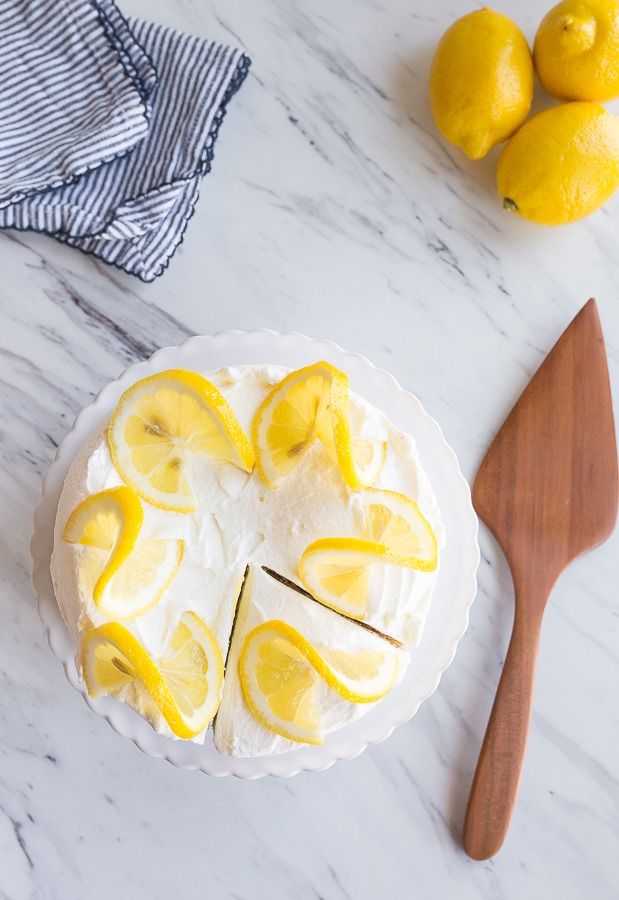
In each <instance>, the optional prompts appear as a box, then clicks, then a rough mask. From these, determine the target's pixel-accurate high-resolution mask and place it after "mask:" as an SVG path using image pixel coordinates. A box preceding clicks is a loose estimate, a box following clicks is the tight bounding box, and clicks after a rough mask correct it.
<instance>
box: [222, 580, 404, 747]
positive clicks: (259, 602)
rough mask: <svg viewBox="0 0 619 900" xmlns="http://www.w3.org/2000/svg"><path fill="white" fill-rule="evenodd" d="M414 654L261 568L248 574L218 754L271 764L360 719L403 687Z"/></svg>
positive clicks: (226, 685)
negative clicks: (267, 758)
mask: <svg viewBox="0 0 619 900" xmlns="http://www.w3.org/2000/svg"><path fill="white" fill-rule="evenodd" d="M408 661H409V654H408V651H407V650H406V649H405V648H404V647H402V646H401V645H399V644H397V642H395V641H393V640H390V639H388V638H386V637H385V636H383V635H380V634H379V633H378V632H376V631H374V630H373V629H371V628H369V627H367V626H365V625H362V624H360V623H358V622H355V621H352V620H349V619H347V618H345V617H344V616H341V615H340V614H339V613H336V612H334V611H332V610H330V609H328V608H326V607H324V606H322V605H321V604H319V603H317V602H316V601H315V600H314V599H313V598H311V597H308V596H307V595H305V594H304V593H301V592H299V591H298V590H295V589H293V588H292V587H290V586H288V585H287V584H284V583H282V582H281V581H280V580H278V579H277V578H275V577H273V575H272V574H269V573H268V572H267V571H265V570H264V569H262V568H261V567H252V568H251V569H250V570H249V571H248V575H247V578H246V580H245V584H244V587H243V592H242V597H241V600H240V602H239V607H238V610H237V615H236V620H235V625H234V631H233V635H232V640H231V643H230V652H229V656H228V660H227V663H226V677H225V681H224V694H223V699H222V702H221V706H220V707H219V711H218V713H217V716H216V718H215V725H214V729H215V746H216V747H217V749H218V750H219V751H220V752H221V753H225V754H228V755H231V756H239V757H251V756H270V755H274V754H277V753H284V752H285V751H287V750H291V749H294V748H295V747H298V746H299V745H300V744H304V743H305V744H307V743H310V744H321V743H323V742H324V739H325V736H326V735H327V734H329V733H330V732H332V731H335V730H337V729H339V728H342V727H343V726H344V725H347V724H348V723H349V722H353V721H354V720H355V719H358V718H359V717H360V716H362V715H363V714H364V713H365V712H367V711H368V710H369V709H371V708H372V706H373V705H374V704H375V703H376V702H378V700H380V699H381V698H382V697H383V696H384V695H385V694H386V693H387V692H388V691H389V690H390V689H391V688H392V687H393V686H394V685H395V684H397V683H398V682H399V681H401V679H402V677H403V675H404V672H405V671H406V667H407V665H408Z"/></svg>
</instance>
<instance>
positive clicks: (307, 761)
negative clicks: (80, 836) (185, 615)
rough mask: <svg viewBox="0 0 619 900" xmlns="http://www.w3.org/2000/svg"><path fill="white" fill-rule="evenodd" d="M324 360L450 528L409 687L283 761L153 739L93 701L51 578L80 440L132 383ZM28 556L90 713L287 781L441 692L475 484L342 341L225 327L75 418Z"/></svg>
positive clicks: (455, 635) (472, 534) (456, 636)
mask: <svg viewBox="0 0 619 900" xmlns="http://www.w3.org/2000/svg"><path fill="white" fill-rule="evenodd" d="M319 359H326V360H328V361H329V362H331V363H333V364H334V365H335V366H338V367H339V368H341V369H343V370H344V371H346V372H347V373H348V375H349V377H350V383H351V388H352V390H353V391H355V393H357V394H360V395H361V396H362V397H364V398H365V399H366V400H368V401H369V402H370V403H372V404H374V405H375V406H377V407H379V408H380V409H382V410H384V412H385V413H386V414H387V415H388V416H389V418H390V419H391V420H392V421H393V422H394V423H395V424H396V425H397V426H398V427H399V428H401V429H402V430H403V431H406V432H409V433H410V434H412V435H413V437H414V438H415V440H416V442H417V446H418V449H419V455H420V459H421V463H422V465H423V467H424V468H425V470H426V472H427V474H428V476H429V478H430V482H431V484H432V487H433V488H434V491H435V492H436V495H437V497H438V502H439V504H440V508H441V512H442V515H443V519H444V522H445V530H446V533H447V546H446V547H445V550H444V552H443V557H442V562H441V568H440V572H439V577H438V582H437V585H436V591H435V595H434V599H433V602H432V608H431V611H430V615H429V617H428V621H427V623H426V627H425V630H424V634H423V638H422V641H421V643H420V645H419V647H417V648H416V649H414V650H413V653H412V661H411V665H410V666H409V669H408V671H407V674H406V677H405V678H404V680H403V682H402V683H401V684H399V685H398V686H397V687H396V688H394V689H393V690H392V691H391V692H390V693H389V694H388V695H387V696H386V697H385V698H384V699H383V700H382V701H381V702H380V703H379V704H377V705H376V706H375V707H374V708H373V709H371V710H370V711H369V712H368V713H367V714H366V715H365V716H363V717H362V718H361V719H359V720H358V721H356V722H354V723H352V724H351V725H349V726H347V727H345V728H342V729H341V730H340V731H337V732H335V733H334V734H330V735H328V736H327V738H326V741H325V744H324V745H323V746H321V747H314V746H311V747H310V746H299V748H298V749H295V750H293V751H291V752H289V753H285V754H282V755H281V756H274V757H265V758H260V759H233V758H231V757H226V756H222V755H220V754H219V753H218V752H217V751H216V750H215V748H214V747H213V745H212V741H211V738H210V737H209V738H207V742H206V743H205V744H204V745H199V744H194V743H191V742H189V741H175V740H173V739H172V738H168V737H164V736H163V735H160V734H157V733H156V732H155V731H153V729H152V728H151V727H150V725H149V724H148V723H147V722H146V721H145V720H144V719H142V718H141V717H140V716H139V715H137V713H135V712H134V711H133V710H132V709H130V708H129V707H127V706H125V705H124V704H122V703H117V702H116V701H114V700H112V699H111V698H110V697H102V698H100V699H98V700H92V699H90V698H89V697H88V695H87V693H86V689H85V687H84V685H83V684H82V683H81V682H80V680H79V678H78V674H77V670H76V667H75V662H74V647H73V644H72V642H71V639H70V638H69V634H68V632H67V630H66V627H65V625H64V622H63V620H62V618H61V616H60V612H59V610H58V606H57V604H56V599H55V597H54V590H53V587H52V581H51V577H50V572H49V565H50V557H51V552H52V543H53V531H54V519H55V515H56V508H57V505H58V499H59V497H60V493H61V490H62V485H63V482H64V479H65V476H66V474H67V471H68V468H69V465H70V463H71V461H72V460H73V457H74V456H75V454H76V453H77V451H78V449H79V448H80V446H81V444H82V443H83V442H84V440H85V439H86V438H87V437H88V436H89V435H90V434H91V433H92V432H93V430H94V429H95V428H102V427H103V425H104V424H105V422H106V420H107V419H108V417H109V415H110V413H111V412H112V410H113V408H114V406H115V405H116V402H117V401H118V398H119V397H120V395H121V394H122V392H123V391H124V390H126V388H128V387H129V385H131V384H133V382H135V381H137V380H139V379H140V378H144V377H145V376H147V375H152V374H153V373H155V372H159V371H162V370H164V369H170V368H186V369H194V370H197V371H208V370H213V369H218V368H221V367H223V366H229V365H241V364H243V363H272V364H277V365H282V366H288V367H290V368H298V367H300V366H304V365H308V364H309V363H312V362H315V361H317V360H319ZM31 552H32V561H33V583H34V589H35V593H36V595H37V598H38V609H39V615H40V617H41V620H42V622H43V624H44V626H45V628H46V630H47V635H48V640H49V645H50V647H51V649H52V651H53V653H54V655H55V656H56V657H57V658H58V659H59V660H60V662H61V663H62V664H63V666H64V670H65V672H66V676H67V678H68V680H69V682H70V683H71V684H72V685H73V687H74V688H76V690H78V691H80V693H81V694H82V696H83V697H84V699H85V701H86V703H87V704H88V705H89V706H90V708H91V709H93V710H94V711H95V712H97V713H99V715H102V716H104V718H105V719H107V721H108V722H109V723H110V725H111V726H112V728H113V729H114V730H115V731H117V732H118V733H119V734H121V735H123V736H124V737H127V738H130V739H131V740H132V741H133V742H134V743H135V744H136V745H137V746H138V747H139V748H140V749H141V750H143V751H144V753H148V754H149V755H150V756H154V757H161V758H165V759H167V760H168V761H169V762H171V763H173V764H174V765H176V766H181V767H183V768H190V769H201V770H202V771H203V772H206V773H208V774H210V775H237V776H238V777H240V778H260V777H261V776H263V775H279V776H284V777H289V776H291V775H296V774H297V773H298V772H301V771H317V770H321V769H326V768H328V767H329V766H331V765H333V763H334V762H335V761H336V760H338V759H352V758H354V757H355V756H358V755H359V754H360V753H362V752H363V750H365V748H366V747H367V746H368V745H369V744H376V743H378V742H379V741H383V740H385V738H387V737H389V735H390V734H391V732H392V731H393V729H394V728H395V727H396V726H397V725H400V724H401V723H402V722H405V721H407V720H408V719H410V718H411V716H413V715H414V714H415V713H416V712H417V710H418V708H419V705H420V703H421V702H422V701H423V700H426V699H427V698H428V697H429V696H430V694H432V693H433V692H434V691H435V690H436V688H437V687H438V684H439V681H440V678H441V675H442V673H443V672H444V671H445V669H446V668H447V666H448V665H449V664H450V663H451V661H452V660H453V658H454V655H455V652H456V647H457V644H458V641H459V640H460V638H461V637H462V635H463V634H464V632H465V631H466V627H467V624H468V616H469V609H470V606H471V604H472V602H473V600H474V598H475V593H476V589H477V582H476V573H477V566H478V563H479V547H478V543H477V518H476V516H475V513H474V511H473V507H472V505H471V496H470V491H469V486H468V484H467V483H466V481H465V479H464V477H463V475H462V473H461V472H460V469H459V466H458V461H457V459H456V456H455V454H454V452H453V450H452V449H451V448H450V447H449V445H448V444H447V443H446V442H445V439H444V437H443V434H442V432H441V429H440V427H439V426H438V424H437V423H436V422H435V421H434V419H432V418H431V417H430V416H429V415H428V414H427V413H426V411H425V410H424V408H423V406H422V405H421V403H420V402H419V400H417V398H416V397H414V396H413V395H412V394H410V393H408V391H405V390H404V389H403V388H402V387H400V385H399V384H398V383H397V381H396V380H395V379H394V378H393V376H391V375H389V374H388V373H387V372H384V371H382V370H380V369H377V368H376V367H375V366H373V365H372V363H370V362H369V361H368V360H367V359H365V358H363V357H361V356H356V355H354V354H350V353H346V352H345V351H344V350H342V349H341V348H340V347H338V346H337V345H336V344H333V343H330V342H327V341H314V340H311V339H310V338H307V337H305V336H304V335H301V334H279V333H277V332H274V331H226V332H221V333H220V334H216V335H213V336H198V337H193V338H190V339H189V340H188V341H186V342H185V343H184V344H181V345H180V346H179V347H165V348H164V349H162V350H158V351H157V353H155V354H154V355H153V356H152V357H151V358H150V359H148V360H146V362H141V363H137V364H136V365H134V366H131V367H130V368H128V369H126V370H125V371H124V372H123V374H122V375H121V376H120V378H117V379H116V381H113V382H111V383H110V384H108V385H107V386H106V387H105V388H103V390H102V391H101V393H100V394H99V395H98V397H97V398H96V399H95V401H94V402H93V403H92V404H91V405H90V406H88V407H86V409H84V410H83V411H82V412H81V413H80V414H79V416H78V417H77V419H76V420H75V423H74V425H73V428H72V429H71V431H70V432H69V434H68V435H67V436H66V438H65V440H64V441H63V442H62V444H61V445H60V447H59V448H58V452H57V454H56V458H55V460H54V462H53V464H52V466H51V467H50V469H49V471H48V473H47V475H46V477H45V480H44V482H43V493H42V497H41V501H40V503H39V505H38V507H37V509H36V511H35V516H34V532H33V537H32V543H31Z"/></svg>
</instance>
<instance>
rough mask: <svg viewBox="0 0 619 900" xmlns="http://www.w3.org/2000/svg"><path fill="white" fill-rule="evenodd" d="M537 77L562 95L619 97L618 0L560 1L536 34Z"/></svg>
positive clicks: (573, 97) (570, 97)
mask: <svg viewBox="0 0 619 900" xmlns="http://www.w3.org/2000/svg"><path fill="white" fill-rule="evenodd" d="M534 58H535V67H536V69H537V74H538V76H539V80H540V81H541V83H542V85H543V86H544V88H545V89H546V90H547V91H548V93H549V94H552V96H553V97H559V98H560V99H561V100H612V99H614V98H615V97H619V2H617V0H564V2H563V3H558V4H557V6H555V7H553V9H551V10H550V12H549V13H548V14H547V15H546V16H545V17H544V18H543V19H542V23H541V25H540V26H539V28H538V31H537V34H536V36H535V47H534Z"/></svg>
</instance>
